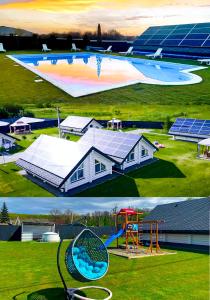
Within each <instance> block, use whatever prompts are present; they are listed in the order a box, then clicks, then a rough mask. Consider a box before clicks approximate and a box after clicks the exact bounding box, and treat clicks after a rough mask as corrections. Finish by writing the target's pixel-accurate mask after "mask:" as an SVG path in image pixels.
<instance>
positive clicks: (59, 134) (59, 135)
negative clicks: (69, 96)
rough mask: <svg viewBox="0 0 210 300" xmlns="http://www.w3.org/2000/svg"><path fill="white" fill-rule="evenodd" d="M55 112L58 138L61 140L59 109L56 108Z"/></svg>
mask: <svg viewBox="0 0 210 300" xmlns="http://www.w3.org/2000/svg"><path fill="white" fill-rule="evenodd" d="M56 111H57V118H58V131H59V133H58V137H59V138H61V129H60V123H61V120H60V108H59V107H56Z"/></svg>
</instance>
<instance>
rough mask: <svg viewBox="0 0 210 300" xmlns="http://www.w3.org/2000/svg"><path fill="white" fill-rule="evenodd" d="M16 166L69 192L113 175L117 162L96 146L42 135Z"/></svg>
mask: <svg viewBox="0 0 210 300" xmlns="http://www.w3.org/2000/svg"><path fill="white" fill-rule="evenodd" d="M16 163H17V165H18V166H20V167H21V168H23V169H24V170H25V171H26V172H27V173H29V174H32V175H33V176H35V177H37V178H40V179H41V180H42V181H44V182H47V183H48V184H50V185H52V186H54V187H57V188H59V189H60V190H61V191H63V192H67V191H69V190H71V189H73V188H76V187H79V186H81V185H84V184H87V183H91V182H93V181H95V180H97V179H99V178H101V177H105V176H107V175H110V174H112V167H113V166H114V163H115V162H114V160H113V159H112V158H110V157H108V156H107V155H106V154H104V153H102V152H101V151H100V150H98V149H96V148H95V147H94V146H84V145H82V144H79V143H78V142H72V141H67V140H65V139H59V138H56V137H51V136H47V135H41V136H40V137H39V138H38V139H37V140H36V141H35V142H34V143H33V144H32V145H31V146H30V147H29V148H28V149H26V150H25V151H24V153H22V155H21V156H20V158H19V159H18V160H17V162H16Z"/></svg>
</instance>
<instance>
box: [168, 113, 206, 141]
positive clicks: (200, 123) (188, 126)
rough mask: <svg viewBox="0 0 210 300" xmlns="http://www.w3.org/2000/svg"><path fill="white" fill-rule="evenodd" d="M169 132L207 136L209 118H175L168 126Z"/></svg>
mask: <svg viewBox="0 0 210 300" xmlns="http://www.w3.org/2000/svg"><path fill="white" fill-rule="evenodd" d="M169 134H172V135H173V134H176V135H179V134H180V135H184V134H186V136H192V137H196V138H208V137H209V136H210V120H198V119H183V118H177V119H176V121H175V122H174V124H173V125H172V126H171V128H170V130H169Z"/></svg>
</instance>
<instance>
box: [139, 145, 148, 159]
mask: <svg viewBox="0 0 210 300" xmlns="http://www.w3.org/2000/svg"><path fill="white" fill-rule="evenodd" d="M148 155H149V153H148V150H147V149H145V148H144V147H142V149H141V157H145V156H148Z"/></svg>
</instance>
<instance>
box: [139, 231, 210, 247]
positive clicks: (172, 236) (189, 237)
mask: <svg viewBox="0 0 210 300" xmlns="http://www.w3.org/2000/svg"><path fill="white" fill-rule="evenodd" d="M143 238H144V239H145V240H149V239H150V236H149V233H144V234H143ZM154 238H155V237H154ZM159 242H168V243H179V244H188V245H190V244H192V245H203V246H210V237H209V235H207V234H206V235H205V234H203V235H202V234H176V233H160V234H159Z"/></svg>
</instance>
